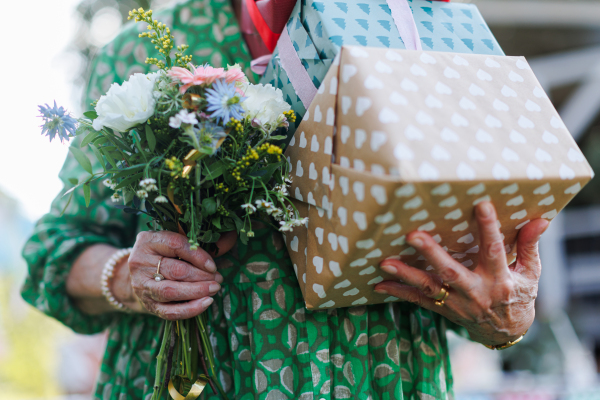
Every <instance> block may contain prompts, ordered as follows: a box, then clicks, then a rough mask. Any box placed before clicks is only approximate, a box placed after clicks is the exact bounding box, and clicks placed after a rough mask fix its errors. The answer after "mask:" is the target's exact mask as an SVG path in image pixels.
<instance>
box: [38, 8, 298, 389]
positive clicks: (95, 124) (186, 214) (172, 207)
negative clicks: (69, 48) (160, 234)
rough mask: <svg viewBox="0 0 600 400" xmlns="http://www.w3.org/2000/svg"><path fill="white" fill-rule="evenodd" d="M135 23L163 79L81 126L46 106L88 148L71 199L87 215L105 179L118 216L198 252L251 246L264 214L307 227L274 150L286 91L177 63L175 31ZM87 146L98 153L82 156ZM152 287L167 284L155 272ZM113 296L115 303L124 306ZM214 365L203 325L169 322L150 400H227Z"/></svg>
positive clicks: (126, 90) (102, 103)
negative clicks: (255, 222)
mask: <svg viewBox="0 0 600 400" xmlns="http://www.w3.org/2000/svg"><path fill="white" fill-rule="evenodd" d="M130 15H131V18H134V19H135V20H136V22H139V21H143V22H146V23H147V24H148V29H149V32H145V33H142V34H141V36H144V37H148V38H149V39H150V40H151V41H152V43H153V44H156V48H157V49H159V53H160V54H161V55H162V57H163V58H164V60H160V61H159V60H158V59H156V58H150V59H148V60H147V63H149V64H154V65H156V66H157V67H158V71H157V72H153V73H149V74H134V75H133V76H131V77H130V78H129V80H128V81H126V82H124V83H123V84H122V85H118V84H113V85H112V86H111V88H110V90H109V91H108V92H107V93H106V94H105V95H104V96H102V97H101V98H100V99H99V100H98V102H97V104H96V106H95V110H94V111H90V112H87V113H85V114H84V115H85V117H86V118H82V119H79V120H75V119H73V118H72V117H70V116H69V115H68V113H66V112H65V110H64V109H63V108H62V107H60V108H59V107H57V106H56V103H55V104H54V107H50V106H47V105H46V106H41V107H40V111H41V113H42V118H43V119H44V125H43V132H44V133H46V134H47V135H48V136H49V137H50V140H52V139H53V138H55V137H58V138H59V139H61V140H69V138H70V137H72V136H75V135H80V136H81V137H83V139H82V140H81V142H80V146H79V148H78V147H76V146H71V147H70V151H71V152H72V153H73V155H74V157H75V158H76V159H77V160H78V162H79V163H80V164H81V166H82V167H83V169H85V170H86V171H87V172H88V173H89V174H90V176H89V178H87V179H85V180H83V181H82V182H77V181H73V182H72V183H73V184H74V185H75V187H74V188H73V189H71V190H69V192H67V194H70V195H71V196H72V195H73V190H74V189H75V188H76V187H79V186H81V187H83V193H84V196H85V200H86V203H88V204H89V202H90V197H91V196H90V191H91V190H90V183H91V182H93V181H95V180H98V179H101V180H103V182H104V184H105V185H106V186H108V187H110V188H111V189H112V190H113V191H114V194H113V196H112V199H113V201H114V202H115V203H117V204H118V205H116V207H119V208H121V209H123V210H124V212H128V213H138V214H140V213H142V214H146V215H147V216H149V217H150V218H151V219H152V223H151V228H152V229H156V230H169V231H172V232H179V233H182V234H186V235H187V237H188V238H189V243H190V246H191V248H192V249H197V248H198V247H202V248H204V249H205V250H214V249H215V245H214V244H215V243H216V242H217V240H218V239H219V238H220V236H221V234H222V233H224V232H230V231H235V232H237V233H238V235H239V238H240V240H241V241H242V242H243V243H246V242H247V241H248V240H250V239H251V238H252V237H253V236H254V235H253V232H252V222H251V219H252V218H254V217H257V216H259V215H262V217H263V219H269V218H273V219H274V220H275V222H274V223H275V224H277V225H278V226H279V227H280V229H281V230H282V231H291V230H293V228H294V227H297V226H299V225H305V224H306V223H307V221H306V219H300V218H299V216H298V212H297V210H295V208H294V207H293V205H292V203H291V201H290V199H289V198H288V196H287V194H288V190H287V188H288V185H289V183H290V181H289V180H288V179H287V178H288V172H287V163H286V162H285V159H284V158H283V157H282V149H281V148H280V147H278V146H277V145H275V144H274V142H276V141H278V140H281V139H282V138H284V137H285V136H282V135H281V134H280V133H285V129H286V128H287V127H288V125H289V123H290V122H294V120H295V116H294V112H293V111H291V109H290V105H289V104H287V103H286V102H285V101H284V100H283V96H282V93H281V91H280V90H277V89H275V88H273V87H272V86H270V85H266V86H265V85H253V84H251V83H249V82H248V79H247V78H246V76H245V75H244V73H243V72H242V70H241V68H240V67H239V66H237V65H234V66H229V67H228V68H227V69H224V68H214V67H212V66H209V65H202V66H194V65H192V64H191V56H187V55H185V50H186V49H187V46H185V45H182V46H178V47H177V48H176V51H175V52H174V55H173V58H171V53H172V50H173V47H174V45H173V43H174V38H173V36H172V35H171V32H170V30H169V28H168V27H166V26H165V25H164V24H162V23H160V22H158V21H156V20H153V19H152V12H151V11H144V10H142V9H139V10H134V11H133V12H132V13H131V14H130ZM282 131H283V132H282ZM85 147H89V150H90V151H88V152H84V151H82V150H80V148H85ZM90 152H91V154H93V156H94V157H95V158H96V159H97V161H98V163H97V165H99V166H101V169H100V170H98V171H94V170H93V169H92V163H91V162H90V159H89V158H88V155H87V154H90ZM67 206H68V204H67ZM154 276H155V279H156V280H158V281H160V280H161V279H162V276H161V275H160V274H159V273H158V272H157V273H156V274H154ZM107 279H108V278H107ZM105 283H106V282H105ZM108 287H109V286H108V284H106V285H105V288H106V291H105V295H106V296H107V298H108V299H109V301H112V303H113V304H114V305H116V306H120V307H122V305H120V304H119V303H115V301H114V299H111V294H110V290H109V289H108ZM213 365H214V361H213V356H212V346H211V344H210V342H209V339H208V332H207V326H206V315H205V314H202V315H199V316H198V317H196V318H194V319H189V320H183V321H167V322H166V323H165V325H164V332H163V333H162V345H161V348H160V353H159V354H158V363H157V371H156V383H155V386H154V388H155V391H154V396H153V397H152V398H153V399H158V398H163V397H164V396H163V394H164V393H166V392H167V390H168V393H169V394H170V395H171V397H172V398H174V399H179V398H184V397H185V398H196V397H198V395H199V394H200V393H201V392H202V390H203V388H204V387H205V386H207V385H208V386H210V387H211V388H212V391H213V392H214V393H215V394H219V395H220V396H221V397H222V398H226V395H225V393H224V392H223V390H222V389H221V387H220V385H219V380H218V379H217V378H216V375H215V370H214V366H213ZM182 393H183V395H182ZM188 396H189V397H188Z"/></svg>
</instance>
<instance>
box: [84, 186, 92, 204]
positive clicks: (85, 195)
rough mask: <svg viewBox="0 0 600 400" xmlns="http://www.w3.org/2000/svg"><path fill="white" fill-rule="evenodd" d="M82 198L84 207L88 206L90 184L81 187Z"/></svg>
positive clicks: (90, 194)
mask: <svg viewBox="0 0 600 400" xmlns="http://www.w3.org/2000/svg"><path fill="white" fill-rule="evenodd" d="M83 197H84V198H85V206H86V207H89V206H90V198H91V197H92V192H91V190H90V184H89V183H86V184H84V185H83Z"/></svg>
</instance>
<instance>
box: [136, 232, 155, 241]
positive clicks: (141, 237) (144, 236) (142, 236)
mask: <svg viewBox="0 0 600 400" xmlns="http://www.w3.org/2000/svg"><path fill="white" fill-rule="evenodd" d="M152 236H153V234H152V232H150V231H141V232H140V233H138V234H137V236H136V238H135V242H136V243H146V242H149V241H150V239H151V238H152Z"/></svg>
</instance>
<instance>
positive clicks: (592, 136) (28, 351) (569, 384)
mask: <svg viewBox="0 0 600 400" xmlns="http://www.w3.org/2000/svg"><path fill="white" fill-rule="evenodd" d="M171 1H172V0H119V1H116V0H83V1H82V0H57V1H47V0H43V1H42V0H30V1H27V2H22V1H15V0H13V1H6V0H5V1H2V6H1V7H0V9H1V10H2V11H3V15H5V18H4V20H3V26H4V27H5V28H4V32H5V39H4V40H3V45H2V48H1V49H2V53H3V57H2V59H3V62H2V63H1V64H0V70H1V71H2V76H5V77H7V79H5V80H3V83H2V89H3V93H4V95H3V96H2V97H1V98H0V104H1V107H0V131H1V132H2V139H3V144H2V145H1V146H0V273H1V274H2V277H3V279H2V280H0V400H8V399H21V400H22V399H87V398H89V393H90V392H91V390H92V388H93V384H94V381H95V376H96V373H97V368H98V365H99V363H100V360H101V357H102V353H103V347H104V336H103V335H98V336H79V335H75V334H73V333H72V332H71V331H69V330H68V329H67V328H64V327H63V326H61V325H60V324H59V323H57V322H55V321H53V320H51V319H49V318H45V317H44V316H43V315H41V314H40V313H39V312H37V311H35V310H34V309H32V308H31V307H29V306H27V305H26V304H25V303H24V302H23V300H22V299H21V297H20V295H19V288H20V285H21V282H22V280H23V277H24V275H25V271H26V265H25V263H24V262H23V261H22V259H21V257H20V249H21V247H22V245H23V243H24V241H25V240H26V238H27V236H28V235H29V232H30V230H31V228H32V226H33V223H34V222H35V221H36V220H37V219H38V218H39V217H40V216H41V215H43V214H44V213H45V212H47V210H48V209H49V206H50V202H51V201H52V199H53V198H54V196H55V195H56V194H57V193H58V192H59V190H60V189H61V186H60V182H59V180H58V178H57V174H58V171H59V169H60V167H61V165H62V162H63V159H64V157H65V155H66V153H67V147H66V145H63V144H60V143H58V142H55V143H53V144H52V145H49V144H48V142H47V139H46V138H42V136H41V135H40V130H39V124H40V122H39V120H38V119H36V118H35V116H36V115H37V107H36V106H37V105H38V104H40V103H51V102H53V101H54V100H56V101H57V103H59V104H61V105H64V106H65V107H66V108H68V109H69V110H70V111H72V112H73V114H74V115H75V116H79V115H81V112H82V107H81V97H82V93H83V89H84V86H85V84H86V82H87V75H88V68H87V67H88V63H89V61H90V58H91V57H93V55H94V53H95V51H96V50H97V49H98V48H99V47H102V46H103V45H104V44H106V43H108V42H109V41H110V40H111V39H112V38H113V37H114V36H115V35H116V33H117V32H118V31H119V29H120V28H121V26H122V25H123V24H124V23H126V15H127V13H128V12H129V10H130V9H132V8H134V7H144V8H146V9H147V8H150V7H151V8H153V9H157V8H159V7H161V6H165V5H167V4H168V3H170V2H171ZM471 2H473V3H476V4H477V5H478V6H479V8H480V11H481V13H482V14H483V16H484V17H485V19H486V20H487V22H488V24H489V25H490V28H491V29H492V31H493V33H494V34H495V35H496V38H497V39H498V41H499V42H500V45H501V46H502V47H503V49H504V50H505V52H506V53H507V54H508V55H524V56H526V57H527V59H528V60H529V62H530V64H531V66H532V68H533V69H534V71H535V73H536V74H537V76H538V78H539V80H540V83H541V84H542V86H543V87H544V88H545V90H546V91H547V92H548V93H549V94H550V96H551V98H552V100H553V102H554V104H555V106H556V107H557V109H558V110H559V112H560V114H561V115H562V117H563V119H564V121H565V123H566V125H567V127H568V128H569V130H570V131H571V132H572V134H573V136H574V137H575V139H576V140H577V142H578V143H579V146H580V147H581V148H582V150H583V152H584V154H585V155H586V157H587V159H588V161H589V162H590V164H591V165H592V167H593V168H594V169H595V171H596V172H597V173H599V172H600V1H598V0H585V1H584V0H581V1H579V0H565V1H557V0H538V1H535V0H473V1H471ZM13 63H14V64H13ZM541 253H542V257H543V266H544V272H543V275H542V281H541V284H540V292H539V297H538V302H537V318H536V322H535V323H534V325H533V326H532V328H531V330H530V331H529V333H528V334H527V336H526V337H525V339H524V341H523V342H522V343H521V344H519V345H518V346H515V347H513V348H511V349H508V350H506V351H503V352H494V351H491V350H487V349H486V348H484V347H483V346H481V345H479V344H475V343H470V342H467V341H464V340H462V339H460V338H458V337H456V336H452V337H451V338H450V342H451V347H452V363H453V368H454V375H455V380H456V385H455V390H456V398H457V399H458V400H488V399H489V400H491V399H494V400H496V399H498V400H509V399H515V400H516V399H523V400H524V399H528V400H533V399H535V400H559V399H560V400H563V399H564V400H567V399H568V400H576V399H577V400H579V399H581V400H583V399H585V400H592V399H598V400H600V378H599V376H600V375H599V373H600V178H598V177H597V178H595V179H594V180H593V181H592V182H591V183H590V184H589V185H588V186H587V187H586V188H585V189H584V190H583V191H582V192H581V193H580V194H579V195H578V196H577V197H576V199H575V200H574V201H573V202H572V204H570V205H569V207H568V209H567V210H566V211H564V212H563V213H561V214H559V216H558V217H557V218H556V219H555V220H554V221H553V223H552V225H551V228H550V229H549V230H548V232H546V234H545V235H544V237H543V241H542V243H541Z"/></svg>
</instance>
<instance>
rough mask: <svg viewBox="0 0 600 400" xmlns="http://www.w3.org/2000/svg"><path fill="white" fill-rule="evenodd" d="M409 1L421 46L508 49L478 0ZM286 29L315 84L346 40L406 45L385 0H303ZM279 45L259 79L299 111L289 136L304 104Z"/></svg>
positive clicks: (454, 49)
mask: <svg viewBox="0 0 600 400" xmlns="http://www.w3.org/2000/svg"><path fill="white" fill-rule="evenodd" d="M389 1H397V0H389ZM408 2H409V5H410V8H411V10H412V13H413V18H414V21H415V24H416V27H417V30H418V33H419V36H420V39H421V45H422V48H423V50H430V51H443V52H455V53H472V54H489V55H500V56H503V55H504V52H503V51H502V49H501V48H500V45H499V44H498V42H497V41H496V39H495V38H494V36H493V35H492V33H491V31H490V29H489V28H488V26H487V24H486V23H485V21H484V20H483V17H482V16H481V14H480V13H479V10H478V9H477V7H476V6H475V5H473V4H462V3H444V2H437V1H421V0H408ZM284 29H286V30H287V34H288V35H289V38H290V39H291V42H292V44H293V46H294V49H295V50H296V54H297V55H298V58H299V59H300V62H301V63H302V66H303V67H304V69H305V70H306V72H307V73H308V75H309V77H310V79H311V80H312V82H313V83H314V86H315V87H316V88H318V87H319V86H320V85H321V81H322V80H323V78H324V77H325V75H326V74H327V71H328V70H329V67H330V66H331V63H332V61H333V59H334V58H335V56H336V55H337V54H338V53H339V51H340V48H341V46H342V45H356V46H368V47H389V48H396V49H405V48H406V46H405V45H404V42H403V41H402V39H401V35H400V33H399V31H398V29H397V27H396V24H395V23H394V19H393V18H392V13H391V10H390V7H389V6H388V3H387V2H386V0H344V1H335V0H320V1H315V0H299V1H298V2H297V4H296V7H295V8H294V11H293V12H292V15H291V17H290V19H289V21H288V23H287V25H286V27H285V28H284ZM280 47H281V41H280V42H279V44H278V46H277V48H276V49H275V51H274V53H273V57H272V59H271V61H270V62H269V65H268V67H267V70H266V71H265V74H264V76H263V78H262V79H261V83H264V84H267V83H270V84H271V85H273V86H275V87H276V88H279V89H281V90H282V91H283V97H284V99H285V100H286V101H287V102H288V103H289V104H291V105H292V109H293V110H294V111H295V112H296V114H297V115H298V117H299V118H297V120H296V121H297V122H296V123H295V124H291V126H290V129H289V132H288V138H290V139H291V137H292V136H293V134H294V132H295V130H296V127H297V125H298V124H299V123H300V120H301V118H302V117H303V116H304V113H305V112H306V107H305V105H304V104H303V102H302V101H301V99H300V97H299V96H298V95H297V94H296V90H295V89H294V86H293V85H292V83H291V82H290V79H289V78H288V75H287V73H286V71H285V69H284V68H283V67H282V63H281V58H280Z"/></svg>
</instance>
